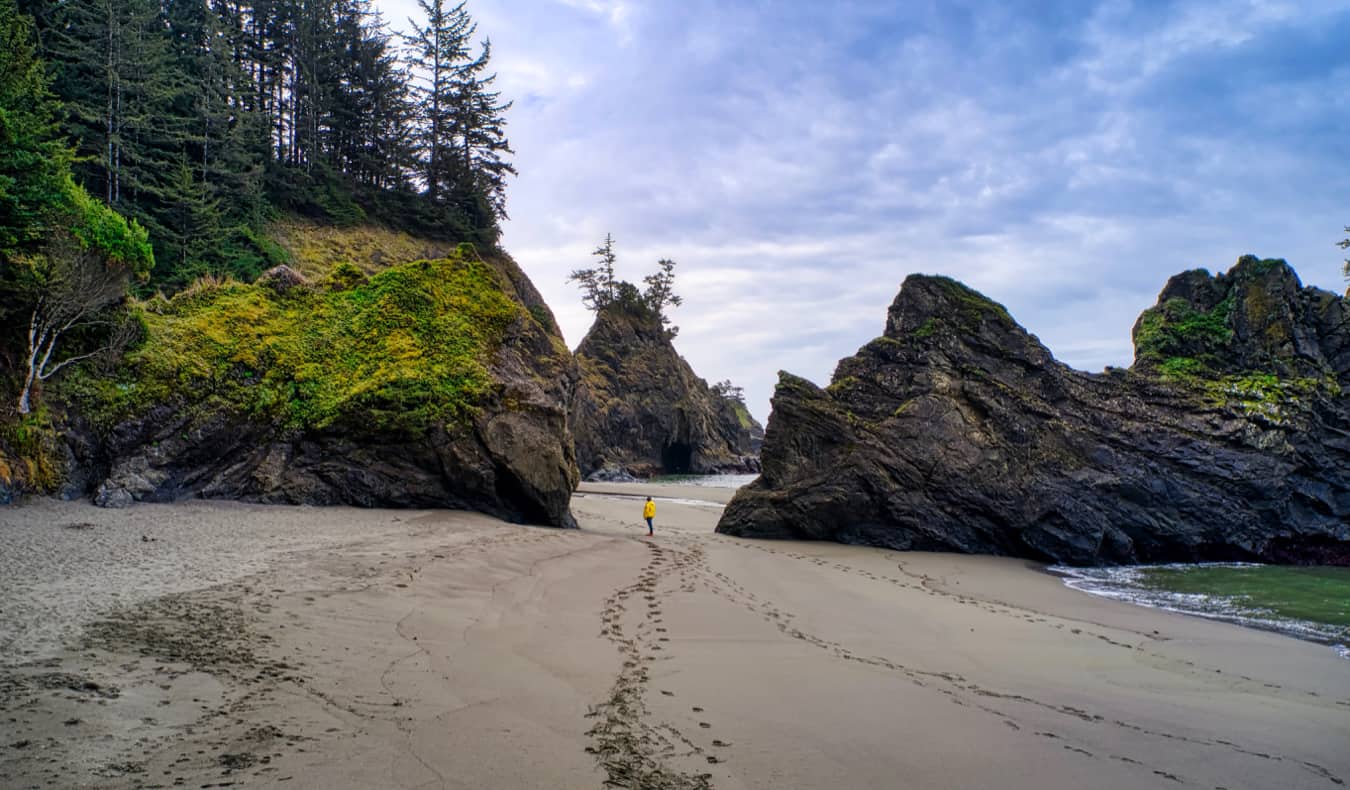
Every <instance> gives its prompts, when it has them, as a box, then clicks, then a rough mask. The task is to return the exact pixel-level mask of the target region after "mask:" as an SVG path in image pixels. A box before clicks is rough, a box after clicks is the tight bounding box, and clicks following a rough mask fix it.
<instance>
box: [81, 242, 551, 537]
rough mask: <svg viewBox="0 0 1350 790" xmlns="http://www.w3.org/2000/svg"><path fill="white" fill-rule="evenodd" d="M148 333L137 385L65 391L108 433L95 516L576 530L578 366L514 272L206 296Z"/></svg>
mask: <svg viewBox="0 0 1350 790" xmlns="http://www.w3.org/2000/svg"><path fill="white" fill-rule="evenodd" d="M282 275H286V276H282ZM144 319H145V323H146V338H145V340H144V342H143V344H142V345H141V347H140V348H139V349H138V350H136V351H134V352H132V353H131V354H130V355H129V356H128V359H127V361H126V365H125V367H124V368H122V369H121V370H119V371H118V372H116V373H115V374H114V375H113V376H112V377H111V378H108V379H101V380H100V379H93V378H90V377H86V378H85V379H83V380H73V381H72V382H71V383H70V386H69V387H68V388H67V389H68V393H67V394H68V396H69V400H70V401H71V402H72V404H74V405H75V407H76V409H77V410H78V411H80V412H81V413H83V414H85V415H86V416H87V417H89V418H90V420H91V421H92V422H93V423H94V424H96V425H97V426H98V431H97V433H98V441H97V444H98V446H99V447H100V455H101V463H100V464H99V465H100V466H101V467H102V469H101V470H100V471H101V472H102V474H100V475H98V477H99V478H101V479H99V480H97V481H96V482H95V484H94V485H95V490H94V491H93V494H94V501H95V502H96V503H97V504H100V505H108V506H118V505H125V504H128V503H130V502H133V501H170V500H175V499H179V498H182V497H188V496H200V497H209V498H225V499H241V500H248V501H256V502H270V503H291V504H350V505H360V506H391V507H449V508H464V509H475V510H481V511H484V512H487V513H490V514H493V515H497V516H499V517H502V518H505V519H508V520H512V521H517V522H527V523H537V524H547V525H555V526H571V525H573V524H574V522H573V521H572V517H571V515H570V512H569V501H570V498H571V493H572V491H573V489H574V488H575V487H576V483H577V480H578V474H577V467H576V463H575V458H574V454H573V449H572V440H571V437H570V436H569V434H568V430H567V405H568V403H569V401H570V398H571V396H572V390H573V388H574V386H575V381H576V375H577V374H576V367H575V363H574V361H573V360H572V356H571V354H570V353H569V352H568V350H567V347H566V345H565V344H564V343H563V341H562V338H561V336H560V334H559V333H558V331H557V328H556V325H555V324H554V321H553V316H552V314H551V313H550V312H549V310H548V308H547V306H545V304H544V302H543V300H542V299H541V298H540V296H539V294H538V292H537V291H535V289H534V287H533V286H532V285H531V284H530V282H529V280H528V279H527V278H526V277H525V275H524V274H523V272H521V271H520V269H519V268H518V267H517V266H516V265H515V263H514V262H512V261H511V260H510V259H509V258H506V257H504V256H492V257H489V258H488V259H486V260H483V259H480V258H479V257H478V256H477V254H476V253H474V252H473V250H472V248H468V247H465V248H462V249H460V250H458V251H455V252H453V253H450V254H449V255H448V256H447V257H444V258H441V259H437V260H430V261H426V260H424V261H416V262H410V263H405V264H402V265H398V266H393V267H389V268H386V269H384V270H382V271H379V272H378V273H376V274H374V275H373V276H371V277H369V278H367V277H366V275H365V273H364V272H362V271H361V270H360V269H358V268H356V267H353V266H350V265H345V266H338V267H335V268H334V269H333V270H332V272H331V274H330V276H328V277H327V278H325V279H322V280H315V281H313V282H309V281H306V278H303V277H300V276H299V275H295V274H294V273H290V272H282V273H278V274H277V275H276V276H273V277H268V278H262V279H260V280H259V282H258V283H255V284H252V285H245V284H237V283H225V284H219V285H209V284H208V285H202V286H198V287H196V288H194V289H190V290H189V291H187V292H184V293H182V294H179V295H178V296H176V297H175V298H173V299H172V300H168V301H162V300H161V301H158V302H155V301H152V302H150V303H148V304H147V305H146V309H145V315H144Z"/></svg>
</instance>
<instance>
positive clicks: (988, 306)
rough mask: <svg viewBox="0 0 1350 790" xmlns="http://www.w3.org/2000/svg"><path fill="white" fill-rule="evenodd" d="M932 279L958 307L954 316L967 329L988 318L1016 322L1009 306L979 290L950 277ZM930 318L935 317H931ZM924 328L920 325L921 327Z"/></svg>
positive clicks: (1009, 322)
mask: <svg viewBox="0 0 1350 790" xmlns="http://www.w3.org/2000/svg"><path fill="white" fill-rule="evenodd" d="M932 280H933V282H934V283H936V284H937V285H938V287H940V288H941V289H942V290H943V291H944V293H945V294H946V296H947V299H948V301H949V302H950V303H951V304H952V305H953V306H955V307H956V313H955V315H954V316H953V317H954V318H957V319H958V320H960V321H961V323H962V324H963V325H964V326H965V327H966V328H967V329H974V328H975V327H977V326H978V325H979V323H980V322H981V321H983V320H985V319H986V318H992V319H994V320H996V321H1000V322H1003V323H1005V324H1013V323H1014V321H1013V318H1012V316H1011V315H1010V314H1009V313H1008V310H1007V308H1005V307H1004V306H1003V305H1001V304H999V303H998V302H995V301H994V300H992V299H990V298H989V297H987V296H985V295H984V294H981V293H980V292H979V291H975V290H973V289H971V288H967V287H966V286H965V285H962V284H961V283H959V282H957V281H956V280H953V279H952V278H950V277H940V276H935V277H933V278H932ZM929 320H930V321H931V320H933V319H931V318H930V319H929ZM922 328H923V327H920V329H922ZM915 331H916V332H917V331H918V330H915ZM930 331H936V327H933V328H932V330H930Z"/></svg>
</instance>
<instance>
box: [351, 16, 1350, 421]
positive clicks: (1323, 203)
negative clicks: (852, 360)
mask: <svg viewBox="0 0 1350 790" xmlns="http://www.w3.org/2000/svg"><path fill="white" fill-rule="evenodd" d="M376 4H377V6H378V7H379V8H381V9H382V10H383V11H384V12H385V14H386V17H387V18H388V20H389V21H390V22H391V23H392V24H393V25H394V26H395V27H399V26H404V25H406V21H405V20H406V17H407V16H409V15H410V14H414V13H415V3H414V2H413V0H376ZM468 8H469V11H470V13H471V14H472V15H473V16H474V18H475V19H476V20H477V21H478V23H479V34H480V36H490V37H491V39H492V46H493V62H494V65H495V67H496V70H497V72H498V74H499V77H498V84H499V87H500V88H501V89H502V91H503V94H504V96H505V97H506V98H509V99H513V100H514V101H515V106H514V107H513V108H512V110H511V111H510V114H509V115H508V122H509V126H508V134H509V136H510V139H511V141H512V145H513V147H514V148H515V150H516V157H515V160H514V161H515V164H516V166H517V168H518V169H519V170H520V176H519V178H516V179H514V181H513V183H512V184H511V187H510V191H509V193H508V210H509V211H510V214H511V219H510V221H509V222H508V223H507V224H506V226H505V235H504V240H503V241H504V246H505V247H506V249H507V250H508V251H509V252H510V253H511V254H512V255H513V256H514V257H515V258H516V259H517V260H518V261H519V262H520V264H521V265H522V266H523V267H524V268H525V270H526V272H528V274H529V275H530V277H531V278H532V279H533V280H534V282H535V284H536V285H537V286H538V287H539V289H540V290H541V291H542V292H543V294H544V296H545V298H546V299H547V300H548V302H549V304H550V306H551V307H552V308H553V310H554V312H555V313H556V314H557V316H558V319H559V322H560V324H561V325H562V328H563V332H564V334H565V336H566V338H567V341H568V343H569V344H570V345H572V346H574V347H575V346H576V344H577V343H579V342H580V341H581V338H582V337H583V336H584V334H585V332H586V329H587V327H588V326H589V324H590V316H589V314H588V313H587V312H586V311H585V309H584V308H583V307H582V306H581V302H580V298H579V295H578V293H577V292H576V290H575V289H574V288H573V287H571V286H569V285H568V284H567V283H566V282H565V278H566V276H567V273H568V272H569V271H571V270H572V269H574V268H578V267H582V266H588V265H590V263H591V260H592V259H591V258H590V256H589V253H590V251H591V250H592V249H594V248H595V246H596V245H597V244H598V243H599V242H600V241H601V240H602V239H603V237H604V235H605V233H607V232H609V233H613V234H614V237H615V240H616V244H617V250H618V253H619V270H620V275H621V276H623V277H625V278H626V279H629V280H632V281H635V282H637V281H640V280H641V278H642V276H643V275H645V274H647V273H649V272H650V271H652V270H653V268H654V266H655V262H656V261H657V259H659V258H663V257H669V258H673V259H675V260H676V261H677V262H678V268H677V270H676V271H677V283H676V285H677V291H678V292H679V293H681V294H682V295H683V296H684V297H685V303H684V305H683V306H682V307H680V308H678V309H677V310H675V311H674V319H675V322H676V323H677V324H678V325H679V326H680V327H681V331H680V335H679V337H678V338H677V339H676V346H677V347H678V349H679V350H680V352H681V353H682V354H683V355H684V356H685V358H686V359H688V360H689V361H690V363H691V364H692V365H693V367H694V370H695V371H697V372H698V373H699V375H701V376H703V377H704V378H706V379H708V380H709V381H715V380H721V379H725V378H730V379H732V380H733V381H734V382H735V383H737V384H739V385H741V386H743V387H744V388H745V390H746V394H747V398H748V401H749V404H750V407H751V410H752V411H753V412H754V413H755V414H756V415H757V416H758V417H759V418H760V419H761V420H762V419H764V418H765V417H767V416H768V411H769V396H770V395H771V394H772V390H773V385H774V382H775V381H776V373H777V371H778V370H788V371H791V372H793V373H796V374H798V375H802V376H806V377H807V378H810V379H812V380H814V381H816V382H818V383H822V384H823V383H826V382H827V381H828V379H829V377H830V374H831V372H832V371H833V369H834V365H835V363H836V362H837V360H838V359H839V358H841V357H844V356H847V355H850V354H852V353H854V352H855V351H856V350H857V348H858V347H859V346H861V345H862V344H864V343H866V342H867V341H868V340H870V339H871V338H873V337H875V336H877V335H878V334H880V333H881V330H882V327H883V326H884V323H885V314H886V307H887V306H888V305H889V304H890V302H891V300H892V299H893V298H894V297H895V294H896V292H897V291H898V289H899V285H900V282H901V281H902V280H903V279H904V277H905V276H906V275H907V274H909V273H911V272H926V273H940V274H947V275H950V276H952V277H956V278H958V279H960V280H962V281H964V282H966V283H967V284H969V285H971V286H973V287H975V288H977V289H979V290H981V291H982V292H984V293H985V294H986V295H987V296H989V297H991V298H993V299H995V300H997V301H1000V302H1002V303H1003V304H1005V305H1006V306H1007V307H1008V309H1009V310H1010V311H1011V312H1012V314H1013V316H1014V317H1015V318H1017V320H1018V321H1019V322H1020V323H1022V325H1024V326H1026V327H1027V328H1028V329H1029V330H1030V331H1031V332H1033V333H1034V334H1036V335H1037V336H1039V337H1040V338H1041V340H1042V341H1043V342H1045V344H1046V345H1047V346H1049V348H1050V349H1051V351H1053V352H1054V353H1055V355H1056V356H1057V357H1059V358H1060V359H1061V360H1063V361H1065V362H1067V363H1069V364H1071V365H1074V366H1075V367H1079V368H1083V369H1088V370H1100V369H1101V368H1102V367H1103V366H1105V365H1128V364H1129V363H1130V361H1131V357H1132V350H1131V345H1130V336H1129V335H1130V327H1131V326H1132V324H1133V323H1134V320H1135V318H1136V317H1137V315H1138V314H1139V312H1140V311H1141V310H1143V309H1144V308H1146V307H1148V306H1149V305H1151V304H1152V303H1153V302H1154V299H1155V297H1156V295H1157V293H1158V291H1159V290H1160V289H1161V287H1162V285H1163V283H1164V282H1165V281H1166V279H1167V277H1169V276H1170V275H1172V274H1174V273H1176V272H1179V271H1182V270H1184V269H1190V268H1197V267H1203V268H1208V269H1210V270H1211V271H1216V270H1225V269H1227V268H1228V267H1229V266H1231V265H1232V264H1233V262H1234V261H1235V260H1236V259H1237V257H1238V256H1239V255H1242V254H1244V253H1249V252H1250V253H1254V254H1257V255H1261V256H1266V257H1283V258H1286V259H1288V260H1289V262H1290V263H1291V264H1293V265H1294V267H1295V268H1296V269H1297V270H1298V272H1299V274H1300V276H1301V277H1302V279H1303V281H1304V283H1305V284H1311V285H1317V286H1320V287H1323V288H1328V289H1331V290H1334V291H1337V292H1338V293H1339V292H1344V290H1345V281H1344V279H1343V277H1342V275H1341V262H1342V259H1343V257H1344V255H1343V253H1342V251H1341V250H1339V249H1338V248H1336V246H1335V242H1336V241H1337V240H1338V239H1341V238H1343V237H1344V235H1345V234H1343V233H1340V231H1341V229H1342V227H1343V226H1345V225H1350V46H1347V43H1346V36H1345V33H1346V31H1350V0H1345V1H1343V2H1325V3H1318V2H1300V3H1285V2H1273V1H1272V2H1266V1H1251V2H1248V1H1244V0H1226V1H1225V2H1202V1H1197V2H1133V3H1132V2H1088V1H1087V0H1081V1H1077V2H1017V3H1007V2H938V1H937V0H930V1H929V2H923V1H922V0H915V1H914V2H784V1H783V0H746V1H745V2H717V1H716V0H681V2H673V1H670V0H667V1H666V2H644V1H642V0H469V3H468Z"/></svg>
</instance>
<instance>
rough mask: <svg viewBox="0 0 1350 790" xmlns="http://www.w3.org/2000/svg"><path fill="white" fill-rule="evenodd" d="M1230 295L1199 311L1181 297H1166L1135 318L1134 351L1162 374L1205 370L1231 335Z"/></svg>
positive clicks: (1231, 310) (1200, 372) (1188, 374)
mask: <svg viewBox="0 0 1350 790" xmlns="http://www.w3.org/2000/svg"><path fill="white" fill-rule="evenodd" d="M1233 302H1234V294H1233V292H1232V291H1230V292H1229V294H1228V296H1227V297H1225V298H1224V300H1223V301H1222V302H1220V303H1219V304H1217V305H1215V306H1214V308H1213V309H1212V310H1208V311H1204V312H1202V311H1199V310H1196V309H1195V308H1194V307H1192V306H1191V304H1190V303H1189V302H1187V301H1186V300H1185V299H1179V298H1178V299H1169V300H1167V301H1166V302H1164V303H1163V304H1161V305H1158V306H1157V307H1151V308H1149V309H1148V310H1146V311H1144V314H1143V315H1141V316H1140V317H1139V325H1138V327H1137V328H1136V330H1135V333H1134V347H1135V353H1136V355H1137V356H1138V357H1139V358H1140V359H1141V360H1146V361H1149V362H1151V363H1153V364H1154V365H1156V366H1157V367H1158V370H1159V372H1160V373H1162V374H1163V375H1165V376H1173V377H1176V376H1193V375H1200V374H1202V373H1204V372H1205V371H1206V370H1207V369H1209V368H1210V367H1211V365H1212V362H1213V360H1214V358H1215V352H1216V351H1218V350H1220V349H1221V348H1222V347H1223V346H1224V345H1225V344H1227V343H1228V341H1229V340H1231V339H1232V337H1233V330H1232V328H1230V326H1229V321H1230V318H1231V316H1232V313H1233Z"/></svg>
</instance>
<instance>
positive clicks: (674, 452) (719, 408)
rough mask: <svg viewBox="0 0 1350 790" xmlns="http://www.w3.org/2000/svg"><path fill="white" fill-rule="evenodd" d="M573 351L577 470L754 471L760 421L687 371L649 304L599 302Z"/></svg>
mask: <svg viewBox="0 0 1350 790" xmlns="http://www.w3.org/2000/svg"><path fill="white" fill-rule="evenodd" d="M576 359H577V364H578V366H579V367H580V370H581V381H580V383H579V385H578V387H577V392H576V397H575V399H574V401H573V403H574V407H573V413H572V433H573V436H574V437H575V438H576V452H577V463H578V464H579V465H580V467H581V471H582V474H583V475H589V474H590V473H592V472H595V471H596V470H599V469H603V468H607V467H618V468H623V469H624V470H626V471H627V472H628V473H629V474H632V475H635V476H639V477H649V476H651V475H655V474H712V473H717V472H744V471H753V468H754V467H755V466H756V464H757V462H756V460H755V458H754V456H753V454H754V450H753V449H752V443H753V442H752V440H753V436H754V434H755V432H756V431H757V430H760V429H759V424H758V423H757V422H755V420H754V418H753V417H751V416H750V413H749V412H748V411H745V407H744V404H737V403H736V402H735V401H733V400H732V399H729V398H723V397H720V396H718V395H716V394H715V393H713V392H712V390H711V389H710V388H709V387H708V383H707V382H706V381H704V380H703V379H701V378H699V377H698V376H697V375H695V374H694V371H693V369H691V368H690V367H689V363H688V362H686V361H685V360H684V358H683V357H681V356H680V355H679V353H678V352H676V351H675V346H674V345H673V344H672V343H671V338H670V337H669V335H668V333H667V332H666V330H665V328H664V327H663V326H662V325H661V318H660V316H659V315H658V314H657V313H656V312H654V311H652V310H649V309H647V308H645V307H643V306H642V305H640V304H626V303H623V302H615V303H613V304H610V305H608V306H606V307H604V308H602V309H601V310H600V311H599V313H598V314H597V316H596V319H595V323H594V324H593V325H592V326H591V330H590V332H588V333H587V334H586V337H585V339H583V340H582V341H581V345H580V346H578V347H577V351H576ZM738 405H739V410H738V409H737V406H738Z"/></svg>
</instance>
